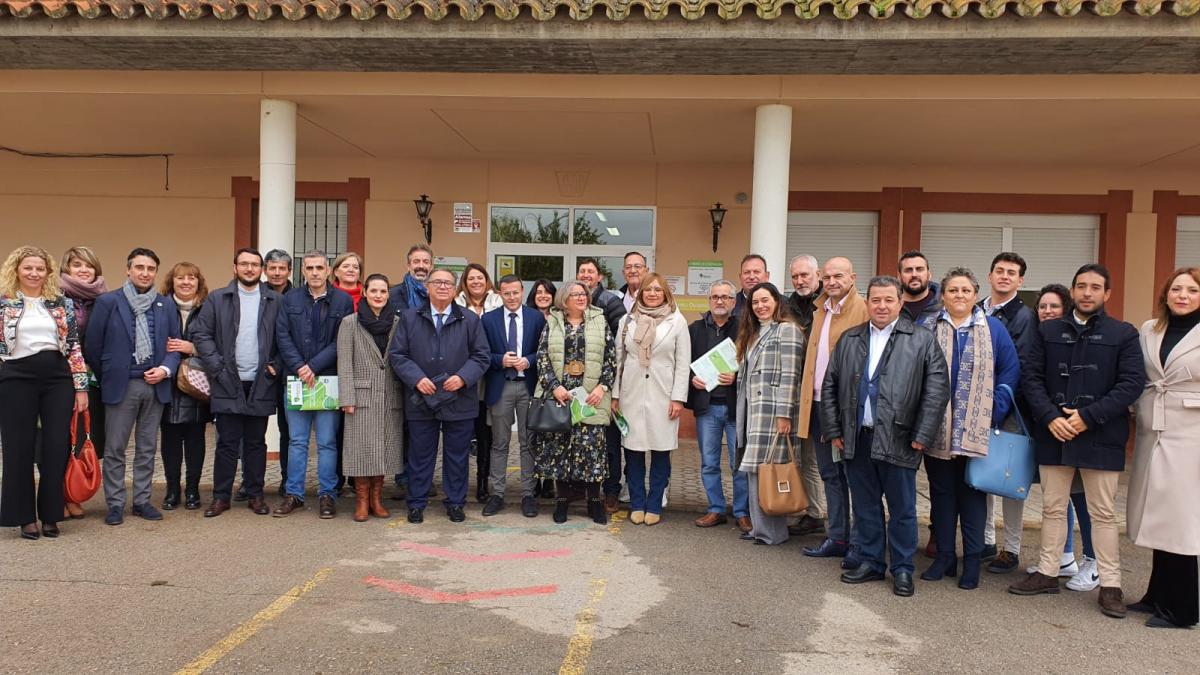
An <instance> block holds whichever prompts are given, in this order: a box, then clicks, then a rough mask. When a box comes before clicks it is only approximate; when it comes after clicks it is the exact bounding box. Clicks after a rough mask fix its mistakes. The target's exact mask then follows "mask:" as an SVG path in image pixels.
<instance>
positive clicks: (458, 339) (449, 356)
mask: <svg viewBox="0 0 1200 675" xmlns="http://www.w3.org/2000/svg"><path fill="white" fill-rule="evenodd" d="M425 286H426V289H427V290H428V292H429V302H428V303H426V304H425V305H424V306H423V307H417V308H409V309H406V310H404V312H403V314H401V316H400V321H399V323H398V324H397V327H396V332H395V335H394V336H393V337H392V343H391V345H390V346H389V348H388V361H389V363H391V365H392V370H393V371H395V373H396V376H397V377H399V378H400V382H401V383H403V385H404V393H405V399H404V417H405V418H406V419H407V421H408V430H409V434H410V438H409V440H410V446H409V451H408V457H407V459H406V460H405V470H406V472H407V473H408V522H410V523H420V522H423V521H424V520H425V515H424V514H425V506H426V504H427V503H428V500H429V488H430V486H431V485H432V484H433V467H434V464H435V463H436V462H437V449H438V437H439V436H440V437H441V441H442V488H443V489H444V490H445V492H446V498H445V500H444V501H443V503H444V504H445V506H446V515H447V516H449V517H450V520H451V521H452V522H456V523H461V522H462V521H463V520H464V519H465V518H466V516H465V515H464V514H463V505H465V504H466V503H467V470H468V461H469V460H468V457H469V452H470V445H471V436H472V434H473V433H474V432H475V418H476V417H477V416H478V415H479V399H478V395H477V393H476V392H477V391H478V390H477V387H476V385H478V384H479V381H480V380H481V379H482V378H483V374H484V372H486V371H487V369H488V365H489V363H490V362H491V354H490V353H489V351H488V342H487V338H486V337H485V336H484V334H483V328H482V327H481V326H480V325H479V318H478V317H476V316H475V314H474V312H464V311H463V309H462V307H459V306H458V305H456V304H454V302H453V298H454V273H453V272H451V271H450V270H446V269H436V270H434V271H433V272H432V273H431V274H430V275H429V279H428V281H427V282H426V284H425Z"/></svg>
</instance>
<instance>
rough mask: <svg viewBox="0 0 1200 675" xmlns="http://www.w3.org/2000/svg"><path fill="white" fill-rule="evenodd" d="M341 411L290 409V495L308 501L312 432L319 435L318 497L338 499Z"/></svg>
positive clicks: (288, 414) (288, 419)
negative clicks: (307, 481) (306, 497)
mask: <svg viewBox="0 0 1200 675" xmlns="http://www.w3.org/2000/svg"><path fill="white" fill-rule="evenodd" d="M341 416H342V413H341V411H340V410H288V411H287V421H288V431H289V432H290V442H289V444H288V475H287V493H288V494H289V495H291V496H293V497H295V498H297V499H299V500H300V501H304V480H305V477H306V476H307V475H308V437H309V432H310V431H311V430H313V429H314V428H315V429H316V433H317V495H318V496H320V497H335V496H336V495H335V494H334V492H335V491H336V489H337V482H338V474H337V446H338V428H339V427H340V426H341Z"/></svg>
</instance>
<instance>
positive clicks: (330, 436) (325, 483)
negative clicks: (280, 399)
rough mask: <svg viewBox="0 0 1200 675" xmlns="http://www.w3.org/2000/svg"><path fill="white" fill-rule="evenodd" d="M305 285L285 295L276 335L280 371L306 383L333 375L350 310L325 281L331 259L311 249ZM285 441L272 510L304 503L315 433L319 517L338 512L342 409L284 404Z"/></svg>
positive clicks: (282, 512)
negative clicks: (280, 488)
mask: <svg viewBox="0 0 1200 675" xmlns="http://www.w3.org/2000/svg"><path fill="white" fill-rule="evenodd" d="M301 269H302V270H303V272H304V282H305V283H304V285H303V286H301V287H299V288H293V289H292V290H290V291H288V294H287V295H286V296H284V298H283V308H282V309H281V311H280V312H279V316H278V317H277V319H276V321H275V339H276V341H277V342H278V344H279V356H280V358H281V359H282V360H283V366H284V372H285V374H286V375H288V376H292V377H296V378H298V379H299V380H300V382H302V383H303V384H304V386H305V387H312V386H313V385H314V384H316V381H317V378H318V377H336V376H337V332H338V326H340V325H341V323H342V318H344V317H345V316H347V315H349V314H350V313H352V312H353V311H354V301H353V300H351V299H350V295H349V294H348V293H346V292H344V291H340V290H338V289H336V288H334V287H333V286H331V285H329V283H328V282H329V259H328V258H327V257H326V256H325V254H324V253H323V252H321V251H309V252H308V253H305V254H304V258H303V261H302V262H301ZM285 414H286V415H287V419H288V430H289V431H290V432H291V433H290V443H289V445H288V475H287V496H286V497H284V499H283V502H281V503H280V504H279V506H277V507H275V511H274V512H273V515H275V516H276V517H283V516H287V515H290V514H291V513H292V512H293V511H296V510H297V509H302V508H304V483H305V478H306V477H307V475H308V438H309V433H310V432H311V431H312V430H313V429H314V428H315V429H316V435H317V484H318V490H317V499H318V507H319V509H320V516H321V517H322V518H333V517H334V516H336V515H337V506H336V504H335V501H334V498H335V496H336V492H337V482H338V475H337V445H338V431H339V429H340V428H341V414H342V413H341V411H340V410H286V411H285Z"/></svg>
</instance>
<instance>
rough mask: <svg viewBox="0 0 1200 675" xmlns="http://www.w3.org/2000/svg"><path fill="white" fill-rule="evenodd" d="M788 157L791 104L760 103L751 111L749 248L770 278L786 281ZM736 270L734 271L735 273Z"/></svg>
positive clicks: (789, 161) (789, 149) (789, 160)
mask: <svg viewBox="0 0 1200 675" xmlns="http://www.w3.org/2000/svg"><path fill="white" fill-rule="evenodd" d="M791 161H792V108H791V106H786V105H778V104H772V105H761V106H759V107H758V109H757V110H755V113H754V193H753V196H752V197H751V203H750V251H751V252H753V253H757V254H759V255H761V256H762V257H764V258H766V260H767V271H768V272H770V273H771V281H772V282H773V283H774V284H775V285H776V286H778V287H779V289H780V291H782V290H783V288H784V286H785V285H786V284H787V281H788V277H787V212H788V170H789V168H790V166H791ZM736 272H737V271H736V270H735V271H734V273H735V274H736Z"/></svg>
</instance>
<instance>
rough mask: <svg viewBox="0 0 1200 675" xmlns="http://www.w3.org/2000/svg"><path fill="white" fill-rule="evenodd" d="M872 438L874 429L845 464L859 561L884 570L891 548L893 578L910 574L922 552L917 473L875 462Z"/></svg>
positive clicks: (864, 435) (863, 433)
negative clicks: (919, 537)
mask: <svg viewBox="0 0 1200 675" xmlns="http://www.w3.org/2000/svg"><path fill="white" fill-rule="evenodd" d="M873 437H874V434H873V433H872V432H871V431H870V430H869V429H863V430H862V431H860V432H859V434H858V441H857V443H856V444H855V450H854V458H853V459H851V460H849V461H847V462H846V477H847V478H848V479H849V481H850V495H851V499H850V503H851V507H852V508H853V509H854V522H855V526H854V533H855V537H856V538H857V541H856V542H855V543H857V544H858V547H859V558H860V559H861V560H862V561H863V562H864V563H866V564H868V565H870V566H871V567H872V568H874V569H875V571H877V572H883V571H884V570H886V569H888V565H887V564H886V559H885V557H884V548H885V545H886V548H888V549H889V551H890V553H891V566H890V568H891V571H892V574H895V573H896V572H908V573H910V574H911V573H912V571H913V554H914V553H916V550H917V470H916V469H907V468H905V467H902V466H896V465H895V464H889V463H887V462H881V461H877V460H874V459H871V441H872V440H873ZM884 499H887V510H888V516H887V518H886V519H885V518H884V514H883V500H884Z"/></svg>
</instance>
